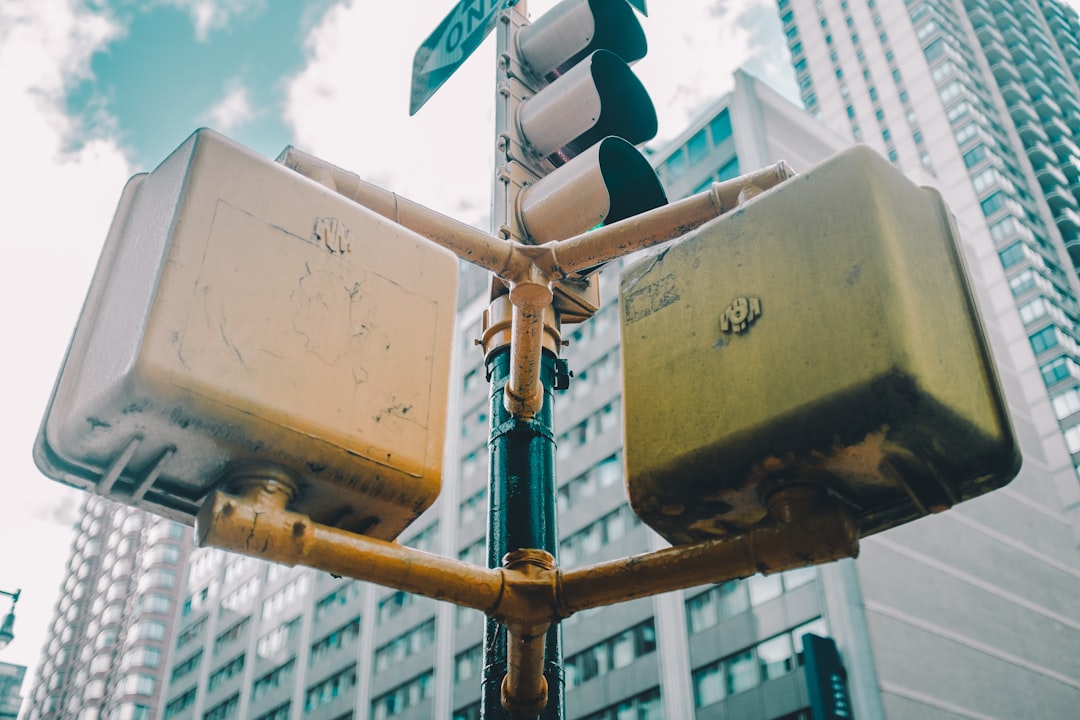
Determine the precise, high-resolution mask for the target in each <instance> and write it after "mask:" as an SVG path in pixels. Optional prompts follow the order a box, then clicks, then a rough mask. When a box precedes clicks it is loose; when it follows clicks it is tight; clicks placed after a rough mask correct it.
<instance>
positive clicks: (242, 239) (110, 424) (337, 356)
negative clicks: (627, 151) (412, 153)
mask: <svg viewBox="0 0 1080 720" xmlns="http://www.w3.org/2000/svg"><path fill="white" fill-rule="evenodd" d="M456 285H457V262H456V260H455V258H454V257H453V255H452V254H451V253H449V252H447V251H446V250H444V249H443V248H440V247H437V246H435V245H433V244H432V243H430V242H427V241H426V240H425V239H424V238H423V237H421V236H420V235H418V234H416V233H413V232H411V231H409V230H407V229H406V228H404V227H402V226H401V225H400V224H397V223H395V222H390V221H388V220H387V219H385V218H384V217H380V216H379V215H377V214H375V213H373V212H371V211H370V210H368V209H367V208H364V207H361V206H360V205H357V204H356V203H353V202H348V201H346V200H344V199H343V198H342V197H341V195H339V194H338V193H335V192H331V191H330V190H328V189H327V188H325V187H323V186H322V185H319V184H316V183H314V182H311V181H310V180H309V179H307V178H304V177H302V176H300V175H298V174H297V173H295V172H292V171H290V170H288V169H286V168H284V167H282V166H281V165H279V164H276V163H274V162H272V161H270V160H268V159H266V158H263V157H260V156H258V155H256V154H255V153H253V152H251V151H250V150H248V149H246V148H243V147H241V146H239V145H237V144H235V143H233V142H232V141H230V140H228V139H226V138H224V137H222V136H221V135H218V134H216V133H214V132H212V131H210V130H200V131H198V132H196V133H195V134H193V135H192V136H191V137H190V138H189V139H188V140H187V141H186V142H185V143H184V144H183V145H181V146H180V147H179V148H178V149H177V150H176V151H175V152H174V153H173V154H172V155H171V156H170V157H169V158H168V159H166V160H165V161H164V162H163V163H162V164H161V165H160V166H159V167H158V168H157V169H155V170H154V171H153V172H152V173H150V174H149V175H146V176H137V177H136V179H134V180H133V181H132V183H131V184H130V185H129V186H128V188H127V190H126V191H125V194H124V197H123V199H122V201H121V204H120V207H119V208H118V211H117V215H116V217H115V219H114V222H113V226H112V229H111V230H110V233H109V237H108V239H107V241H106V244H105V247H104V249H103V251H102V256H101V261H100V263H99V265H98V268H97V271H96V273H95V275H94V279H93V282H92V285H91V288H90V291H89V293H88V295H87V301H86V305H85V306H84V309H83V313H82V316H81V317H80V320H79V325H78V327H77V328H76V331H75V335H74V337H73V339H72V343H71V347H70V350H69V352H68V355H67V358H66V359H65V362H64V366H63V368H62V370H61V373H60V377H59V379H58V381H57V386H56V390H55V393H54V395H53V398H52V400H51V402H50V406H49V409H48V411H47V415H46V419H45V421H44V423H43V426H42V431H41V434H40V436H39V439H38V444H37V447H36V449H35V457H36V460H37V462H38V464H39V465H40V467H41V468H42V470H43V471H44V472H45V473H46V474H47V475H50V476H52V477H54V478H56V479H59V480H62V481H64V482H67V483H70V484H74V485H78V486H81V487H85V488H87V489H90V490H93V491H95V492H99V493H101V494H103V495H106V496H108V497H110V498H111V499H113V500H116V501H118V502H121V503H126V504H130V505H135V506H137V507H141V508H144V509H147V510H151V511H153V512H157V513H160V514H164V515H167V516H169V517H172V518H174V519H177V520H180V521H183V522H187V523H191V522H192V521H193V516H194V513H195V512H196V510H197V508H198V504H199V502H200V501H201V499H202V498H203V497H204V496H205V495H206V494H207V492H208V491H209V490H210V489H211V488H212V487H214V485H215V483H217V482H218V480H219V479H220V478H221V477H222V476H223V474H225V473H226V472H228V471H229V469H230V468H231V467H234V466H235V465H236V464H238V463H245V462H272V463H276V464H279V465H282V466H285V467H288V468H290V469H291V470H292V472H293V473H294V474H295V475H296V476H297V477H298V479H299V483H300V486H299V492H298V495H297V498H296V507H297V508H298V509H300V510H302V511H303V512H304V513H305V514H309V515H311V516H312V517H314V518H315V519H317V520H318V521H319V522H322V523H325V524H328V525H334V526H338V527H343V528H348V529H350V530H354V531H356V532H362V533H367V534H370V535H372V536H374V537H379V538H383V539H391V538H393V537H395V536H397V534H398V533H400V532H401V530H402V529H404V528H405V527H406V526H407V525H408V524H409V523H410V522H411V521H412V520H413V519H414V518H416V517H417V516H418V515H419V514H420V513H421V512H422V511H423V510H424V509H425V508H426V507H428V506H429V505H430V504H431V502H432V501H434V499H435V497H436V496H437V494H438V492H439V489H440V483H441V475H442V457H443V446H444V441H445V435H446V432H445V428H446V401H447V397H448V395H449V382H450V351H451V345H452V342H453V321H454V310H455V308H456V300H457V298H456Z"/></svg>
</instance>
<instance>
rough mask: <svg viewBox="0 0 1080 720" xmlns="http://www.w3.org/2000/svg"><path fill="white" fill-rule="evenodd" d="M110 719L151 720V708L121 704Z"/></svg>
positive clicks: (133, 704) (134, 704)
mask: <svg viewBox="0 0 1080 720" xmlns="http://www.w3.org/2000/svg"><path fill="white" fill-rule="evenodd" d="M79 717H80V718H81V717H82V716H81V715H80V716H79ZM110 718H111V720H150V708H148V707H147V706H145V705H138V704H136V703H121V705H120V707H118V708H117V709H116V712H115V713H114V714H113V715H111V716H110Z"/></svg>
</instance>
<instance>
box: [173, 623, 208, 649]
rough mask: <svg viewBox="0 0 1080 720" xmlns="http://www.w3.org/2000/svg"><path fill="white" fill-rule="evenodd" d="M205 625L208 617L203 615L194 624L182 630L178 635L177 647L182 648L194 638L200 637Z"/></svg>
mask: <svg viewBox="0 0 1080 720" xmlns="http://www.w3.org/2000/svg"><path fill="white" fill-rule="evenodd" d="M205 627H206V618H205V617H203V618H199V620H198V622H196V623H195V624H193V625H192V626H191V627H189V628H187V629H185V630H183V631H181V632H180V634H179V635H177V636H176V649H177V650H179V649H180V648H182V647H184V646H186V645H187V644H188V643H190V642H191V641H192V640H195V639H196V638H197V637H199V635H201V634H202V631H203V629H204V628H205Z"/></svg>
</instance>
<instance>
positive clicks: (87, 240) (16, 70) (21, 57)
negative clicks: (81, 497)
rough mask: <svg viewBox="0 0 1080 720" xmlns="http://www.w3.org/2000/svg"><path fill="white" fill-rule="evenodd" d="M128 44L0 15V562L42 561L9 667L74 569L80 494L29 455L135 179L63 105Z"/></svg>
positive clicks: (26, 653) (65, 20)
mask: <svg viewBox="0 0 1080 720" xmlns="http://www.w3.org/2000/svg"><path fill="white" fill-rule="evenodd" d="M121 32H122V28H120V27H118V26H117V25H116V24H115V23H114V21H113V20H112V19H111V18H110V17H109V16H108V15H107V14H106V13H105V12H103V11H98V12H94V11H92V10H88V9H86V6H85V4H84V3H81V2H78V1H77V0H35V2H33V3H29V2H24V3H0V97H2V98H3V102H4V139H5V143H4V149H3V161H2V162H0V218H2V219H3V231H4V239H5V240H4V255H3V258H4V266H5V268H6V270H7V272H6V274H5V275H6V276H5V280H4V282H3V283H0V307H2V308H3V311H2V317H3V323H4V336H5V342H4V347H5V351H4V352H3V353H2V354H0V378H2V382H0V408H2V409H0V464H2V465H3V467H4V480H3V484H4V502H3V503H0V526H2V527H4V529H5V533H7V536H6V537H5V542H4V544H3V547H4V548H5V550H4V552H5V553H15V552H17V551H18V549H19V548H20V544H19V543H22V547H23V548H24V549H25V550H27V555H28V556H29V557H32V558H33V560H34V562H33V563H32V564H26V563H22V564H18V563H10V564H9V563H6V562H5V563H4V564H3V567H2V568H0V588H3V589H5V590H11V589H14V588H16V587H21V588H22V589H23V592H24V600H25V601H26V602H25V605H26V606H27V608H30V606H32V605H39V606H40V607H41V608H43V611H42V612H40V613H36V612H30V611H29V610H28V611H27V612H26V613H25V615H24V613H23V606H24V603H22V602H21V603H20V604H19V611H20V612H19V618H18V628H17V631H16V633H17V638H16V640H15V642H13V643H12V645H11V646H10V647H9V648H7V649H6V650H5V657H4V659H5V660H8V661H12V662H19V663H23V664H28V665H30V666H33V665H34V664H35V663H36V662H37V660H38V652H39V649H40V644H41V642H42V640H43V637H44V631H45V624H46V623H47V621H48V615H49V613H50V612H51V609H52V606H53V602H52V601H53V599H54V598H55V596H56V592H57V590H58V588H57V584H56V570H57V568H59V569H62V568H63V565H64V563H65V561H66V548H67V540H66V538H67V537H69V536H70V535H69V532H70V524H69V521H70V515H69V514H68V513H66V512H62V511H61V510H59V508H62V507H63V506H64V505H65V504H70V503H71V502H73V501H75V502H77V500H75V497H76V493H74V491H72V490H69V489H65V488H63V487H61V486H60V485H58V484H56V483H53V482H52V481H50V480H46V479H45V478H44V477H42V476H41V474H40V473H39V472H38V471H37V470H36V468H35V467H34V465H33V463H32V461H31V459H30V449H31V447H32V445H33V440H34V436H35V435H36V433H37V428H38V423H39V422H40V420H41V415H42V413H43V411H44V408H45V404H46V401H47V400H48V397H49V393H50V391H51V388H52V383H53V379H54V378H55V375H56V371H57V369H58V368H59V365H60V362H61V359H62V357H63V353H64V349H65V347H66V343H67V338H68V337H69V336H70V331H71V329H72V328H73V327H74V324H75V319H76V316H77V314H78V311H79V308H80V306H81V303H82V299H83V297H84V295H85V293H86V287H87V285H88V284H89V279H90V275H91V273H92V272H93V268H94V262H95V260H96V258H97V255H98V252H99V250H100V248H101V244H102V241H103V240H104V238H105V233H106V230H107V229H108V224H109V220H110V217H111V215H112V212H113V209H114V208H115V206H116V201H117V198H118V197H119V194H120V189H121V187H122V185H123V183H124V181H125V180H126V178H127V176H128V175H129V173H130V171H129V167H128V162H127V159H126V157H125V154H124V151H123V149H122V148H121V147H120V145H119V143H118V142H117V141H116V140H115V139H114V138H112V137H110V136H109V135H108V134H107V132H108V127H109V124H108V123H102V124H100V125H99V126H98V127H97V128H96V129H95V130H93V131H92V132H88V131H87V130H86V129H85V128H84V127H81V126H80V125H79V124H78V123H76V122H75V121H74V120H72V119H71V118H70V117H68V116H67V115H66V114H65V108H64V101H65V100H64V98H65V93H66V92H67V91H68V90H69V89H70V88H71V87H72V86H73V85H74V84H75V83H76V82H77V81H78V80H79V79H80V78H85V77H87V76H88V74H89V67H90V64H89V63H90V57H91V55H92V54H93V53H94V52H95V51H96V50H98V49H100V48H102V47H103V46H104V45H105V44H106V43H107V42H109V40H110V39H112V38H115V37H116V36H117V35H118V34H119V33H121ZM58 512H59V513H60V514H59V516H58ZM58 523H59V524H58ZM42 527H50V528H52V530H51V533H52V537H51V538H50V540H49V541H48V542H37V541H36V538H38V537H40V535H41V532H42V530H41V528H42ZM27 543H29V546H27ZM31 549H32V552H31ZM34 568H41V572H40V573H37V572H35V571H34ZM31 598H32V599H31ZM31 669H32V667H31ZM28 685H29V681H28Z"/></svg>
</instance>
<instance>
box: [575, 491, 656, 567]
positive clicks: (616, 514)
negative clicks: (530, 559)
mask: <svg viewBox="0 0 1080 720" xmlns="http://www.w3.org/2000/svg"><path fill="white" fill-rule="evenodd" d="M640 523H641V520H639V519H638V516H637V515H635V514H634V511H633V510H632V509H631V508H630V506H629V505H624V506H622V507H619V508H616V509H615V510H613V511H612V512H610V513H608V514H607V515H604V516H603V517H601V518H599V519H598V520H594V521H593V522H591V523H589V524H588V525H586V526H585V527H583V528H582V529H580V530H578V531H577V532H575V533H573V534H571V535H568V536H567V537H565V538H563V540H562V542H560V543H559V558H560V563H559V564H560V565H562V566H563V567H572V566H573V565H575V564H576V563H577V562H578V561H579V560H581V559H582V558H583V557H586V556H588V555H592V554H593V553H595V552H598V551H599V550H600V548H602V547H604V546H605V545H607V544H609V543H612V542H615V541H616V540H618V539H619V538H621V537H623V536H624V535H626V533H627V532H628V531H629V530H630V529H631V528H633V527H635V526H637V525H639V524H640Z"/></svg>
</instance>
